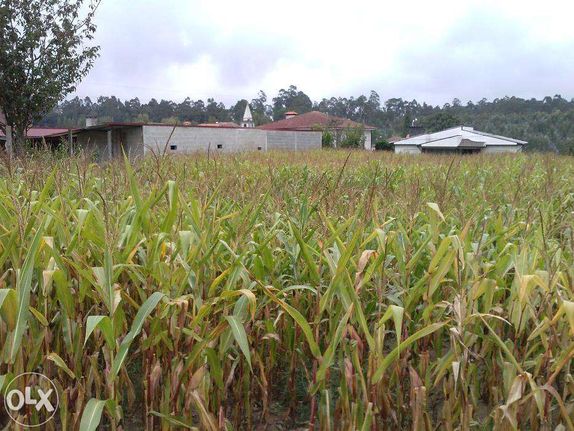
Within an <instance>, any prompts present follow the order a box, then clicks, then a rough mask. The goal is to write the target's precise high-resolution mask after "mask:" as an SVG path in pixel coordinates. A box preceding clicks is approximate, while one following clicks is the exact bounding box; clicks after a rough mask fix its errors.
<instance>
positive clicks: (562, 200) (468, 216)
mask: <svg viewBox="0 0 574 431" xmlns="http://www.w3.org/2000/svg"><path fill="white" fill-rule="evenodd" d="M573 229H574V159H573V158H568V157H557V156H545V155H513V156H486V155H480V156H471V157H449V156H419V157H401V156H399V155H392V154H383V155H379V154H371V153H366V152H353V153H350V154H349V153H346V152H340V151H317V152H308V153H267V154H261V153H257V154H245V155H228V156H215V157H214V156H213V155H210V156H207V155H201V156H200V155H198V156H185V157H184V156H182V157H177V158H170V157H149V158H146V159H144V160H140V161H136V162H133V163H132V164H130V163H129V162H127V161H124V160H121V161H116V162H113V163H111V164H108V165H105V166H100V165H96V164H92V163H90V161H89V159H87V158H84V157H82V156H78V157H76V158H65V159H57V158H50V157H47V156H41V155H36V156H30V157H29V158H27V159H25V160H19V161H15V162H12V163H4V164H3V165H2V166H1V167H0V316H1V319H0V347H1V348H2V350H1V352H0V355H1V356H0V387H4V386H5V385H6V384H7V382H8V381H10V380H11V379H12V377H14V376H16V375H18V374H19V373H23V372H40V373H42V374H44V375H46V376H47V377H49V378H50V379H51V380H52V381H54V382H55V384H56V386H57V388H58V395H59V408H58V410H57V413H56V416H55V418H54V420H52V421H50V422H48V423H47V424H46V425H44V427H43V428H42V429H47V430H55V429H62V430H81V431H88V430H95V429H106V430H108V429H109V430H128V429H138V430H144V429H145V430H183V429H198V430H210V431H212V430H213V431H214V430H252V429H255V430H287V429H308V430H397V429H412V430H426V431H430V430H437V429H441V430H491V429H495V430H572V429H574V425H573V423H574V378H573V373H574V370H573V368H574V367H573V362H572V358H573V357H574V231H573ZM35 414H36V412H35V410H34V409H33V408H29V409H26V410H25V412H23V413H22V415H27V416H28V419H29V420H31V421H33V420H34V415H35ZM0 424H1V425H2V426H4V427H6V429H19V428H18V426H17V425H15V424H14V423H12V422H10V421H9V419H8V417H7V416H6V415H5V411H4V410H2V412H1V413H0Z"/></svg>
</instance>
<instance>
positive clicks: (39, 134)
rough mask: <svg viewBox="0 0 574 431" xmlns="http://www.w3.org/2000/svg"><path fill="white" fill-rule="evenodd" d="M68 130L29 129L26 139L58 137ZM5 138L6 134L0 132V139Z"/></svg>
mask: <svg viewBox="0 0 574 431" xmlns="http://www.w3.org/2000/svg"><path fill="white" fill-rule="evenodd" d="M68 130H69V129H63V128H61V127H31V128H29V129H28V133H26V137H27V138H28V139H40V138H47V137H49V136H54V135H59V134H65V133H68ZM5 137H6V134H5V133H4V132H2V131H1V130H0V139H3V138H5Z"/></svg>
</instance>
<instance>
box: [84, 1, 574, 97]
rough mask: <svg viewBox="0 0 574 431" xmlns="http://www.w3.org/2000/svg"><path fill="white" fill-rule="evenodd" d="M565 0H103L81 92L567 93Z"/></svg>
mask: <svg viewBox="0 0 574 431" xmlns="http://www.w3.org/2000/svg"><path fill="white" fill-rule="evenodd" d="M573 12H574V6H573V5H572V4H571V3H570V2H567V1H562V0H547V1H545V2H529V1H524V0H522V1H517V0H505V1H495V0H486V1H485V0H482V1H478V0H468V1H461V0H456V1H455V0H444V1H435V2H428V1H402V2H382V1H371V0H354V1H353V2H348V1H345V2H343V1H324V0H289V1H283V2H270V1H268V0H267V1H264V0H243V1H240V2H238V1H231V0H220V1H217V2H214V1H203V0H198V1H185V0H172V1H161V0H146V1H139V2H134V1H133V0H114V1H113V2H112V1H104V2H103V3H102V6H101V9H100V10H99V15H98V24H99V28H98V33H97V41H98V43H100V44H101V46H102V53H101V54H102V55H101V58H100V59H98V60H97V64H96V66H95V68H94V70H93V71H92V73H91V74H90V75H89V76H88V77H87V78H86V80H85V82H84V83H82V84H81V86H80V87H79V89H78V94H79V95H90V96H95V95H99V94H115V95H118V96H119V97H122V98H127V97H134V96H140V97H141V98H142V99H147V98H150V97H156V98H158V99H160V98H172V99H175V100H181V99H183V98H184V97H186V96H189V97H191V98H206V97H207V96H213V97H215V98H216V99H218V100H223V101H224V102H226V103H227V104H229V103H233V102H235V100H237V99H240V98H250V97H253V96H255V95H256V92H257V90H259V89H263V90H265V91H266V92H267V93H268V95H271V96H272V95H274V94H276V92H277V90H279V89H280V88H284V87H287V86H288V85H290V84H295V85H297V86H298V87H299V88H300V89H302V90H303V91H305V92H306V93H308V94H309V95H310V96H311V97H312V98H313V99H320V98H322V97H329V96H349V95H355V96H356V95H358V94H360V93H365V94H366V93H367V92H368V91H369V90H371V89H374V90H376V91H378V92H379V93H380V94H381V96H382V97H383V98H387V97H405V98H409V99H411V98H416V99H417V100H419V101H423V100H426V101H430V102H431V103H444V102H446V101H450V100H451V99H452V98H453V97H459V98H461V99H463V100H464V99H468V98H472V99H475V100H476V99H479V98H481V97H483V96H486V97H497V96H498V97H502V96H504V95H507V94H509V95H519V96H525V97H530V96H536V97H541V96H544V95H546V94H554V93H562V95H564V96H567V97H572V96H574V81H572V80H571V79H568V78H567V77H569V76H572V74H573V73H574V59H573V58H572V56H571V52H572V49H574V26H572V25H571V23H570V20H571V16H573V15H574V13H573Z"/></svg>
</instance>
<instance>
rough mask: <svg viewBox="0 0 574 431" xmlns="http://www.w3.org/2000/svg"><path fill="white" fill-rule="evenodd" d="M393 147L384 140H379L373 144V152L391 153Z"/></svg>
mask: <svg viewBox="0 0 574 431" xmlns="http://www.w3.org/2000/svg"><path fill="white" fill-rule="evenodd" d="M393 149H394V146H393V144H391V143H390V142H389V141H387V140H386V139H383V138H380V139H378V140H377V141H376V142H375V150H377V151H393Z"/></svg>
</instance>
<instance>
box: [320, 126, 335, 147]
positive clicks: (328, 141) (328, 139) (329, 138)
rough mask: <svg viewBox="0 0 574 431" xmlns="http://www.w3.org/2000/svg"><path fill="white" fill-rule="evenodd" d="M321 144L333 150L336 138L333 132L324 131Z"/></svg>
mask: <svg viewBox="0 0 574 431" xmlns="http://www.w3.org/2000/svg"><path fill="white" fill-rule="evenodd" d="M321 144H322V146H323V148H333V146H334V144H335V137H334V136H333V132H331V131H330V130H324V131H323V135H322V136H321Z"/></svg>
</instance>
